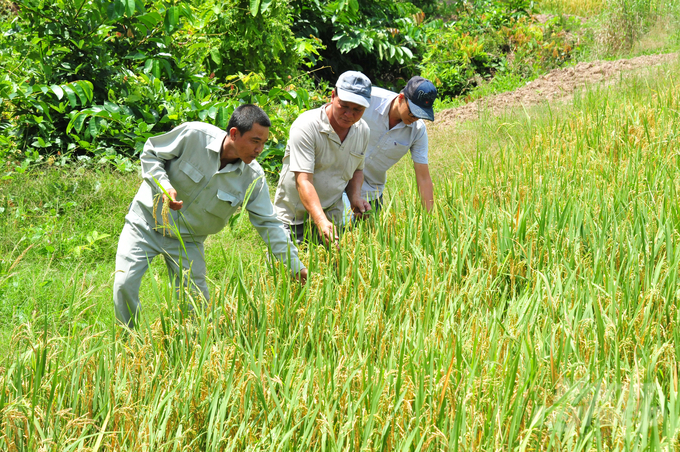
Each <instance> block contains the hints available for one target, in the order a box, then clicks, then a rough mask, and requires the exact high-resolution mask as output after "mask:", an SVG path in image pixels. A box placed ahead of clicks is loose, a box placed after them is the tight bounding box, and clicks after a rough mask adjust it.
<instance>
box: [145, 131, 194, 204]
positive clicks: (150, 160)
mask: <svg viewBox="0 0 680 452" xmlns="http://www.w3.org/2000/svg"><path fill="white" fill-rule="evenodd" d="M187 130H188V128H187V124H182V125H180V126H178V127H175V128H174V129H172V130H171V131H170V132H168V133H164V134H162V135H158V136H155V137H151V138H149V139H148V140H146V143H145V144H144V150H143V151H142V155H141V156H140V158H139V159H140V161H141V163H142V177H143V178H144V180H145V181H146V183H148V184H149V185H151V187H152V188H154V189H156V182H154V179H155V180H156V181H158V183H159V184H160V185H161V187H163V188H164V189H165V190H166V191H167V190H169V189H171V188H173V186H172V184H171V183H170V179H169V178H168V174H167V172H166V171H165V162H166V161H168V160H172V159H175V158H177V157H179V156H180V155H182V153H183V152H184V147H185V146H184V144H185V143H184V138H185V136H186V132H187Z"/></svg>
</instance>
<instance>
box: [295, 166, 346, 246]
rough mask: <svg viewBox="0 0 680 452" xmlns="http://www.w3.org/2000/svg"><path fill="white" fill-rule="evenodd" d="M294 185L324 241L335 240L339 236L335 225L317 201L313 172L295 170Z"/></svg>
mask: <svg viewBox="0 0 680 452" xmlns="http://www.w3.org/2000/svg"><path fill="white" fill-rule="evenodd" d="M295 187H296V188H297V191H298V193H299V195H300V201H302V205H303V206H304V207H305V210H307V213H308V214H309V216H310V217H311V218H312V221H313V222H314V224H315V225H316V227H317V229H319V232H320V233H321V236H322V237H323V239H324V241H325V242H326V243H330V242H331V241H335V242H337V241H338V239H339V237H338V234H337V232H336V230H335V226H334V225H333V223H331V222H330V221H328V218H326V213H325V212H324V211H323V207H321V201H319V195H318V194H317V192H316V188H314V174H312V173H301V172H295Z"/></svg>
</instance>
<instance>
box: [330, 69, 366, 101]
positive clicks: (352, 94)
mask: <svg viewBox="0 0 680 452" xmlns="http://www.w3.org/2000/svg"><path fill="white" fill-rule="evenodd" d="M335 88H336V90H337V93H338V97H339V98H340V100H342V101H345V102H353V103H355V104H359V105H361V106H362V107H368V106H369V105H371V81H370V80H369V79H368V77H366V76H365V75H364V74H362V73H361V72H357V71H347V72H343V73H342V74H340V77H339V78H338V81H337V83H336V84H335Z"/></svg>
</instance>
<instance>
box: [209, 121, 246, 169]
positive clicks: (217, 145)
mask: <svg viewBox="0 0 680 452" xmlns="http://www.w3.org/2000/svg"><path fill="white" fill-rule="evenodd" d="M226 137H227V132H225V131H222V133H221V134H219V135H217V136H215V137H214V138H213V139H212V140H211V141H210V142H209V143H208V144H207V145H206V146H205V147H206V149H209V150H211V151H213V152H215V153H217V158H218V161H219V158H220V154H221V153H222V143H223V142H224V139H225V138H226ZM245 166H246V164H245V162H244V161H243V160H237V161H235V162H234V163H227V164H226V165H224V168H222V169H221V170H220V171H219V172H220V173H230V172H232V171H238V172H239V173H243V169H244V168H245Z"/></svg>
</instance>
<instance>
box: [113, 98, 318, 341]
mask: <svg viewBox="0 0 680 452" xmlns="http://www.w3.org/2000/svg"><path fill="white" fill-rule="evenodd" d="M270 126H271V122H270V120H269V118H268V117H267V114H266V113H265V112H264V111H263V110H262V109H260V108H259V107H257V106H255V105H250V104H248V105H242V106H240V107H238V108H237V109H236V110H235V111H234V113H233V115H232V116H231V118H230V120H229V124H228V125H227V131H226V132H225V131H224V130H222V129H220V128H218V127H215V126H213V125H210V124H206V123H201V122H189V123H185V124H182V125H180V126H178V127H176V128H174V129H173V130H171V131H170V132H168V133H165V134H163V135H159V136H156V137H152V138H149V139H148V140H147V142H146V144H145V145H144V150H143V152H142V155H141V157H140V159H141V163H142V176H143V178H144V182H143V183H142V185H141V186H140V188H139V191H138V192H137V195H136V196H135V198H134V199H133V201H132V204H131V205H130V210H129V212H128V214H127V215H126V217H125V226H124V227H123V231H122V233H121V235H120V239H119V241H118V251H117V253H116V273H115V280H114V285H113V299H114V306H115V312H116V318H117V319H118V320H119V321H120V322H121V323H122V324H124V325H127V326H128V327H130V328H133V327H134V325H135V318H136V316H137V314H138V311H139V305H140V302H139V287H140V283H141V280H142V276H143V275H144V273H145V272H146V270H147V269H148V264H149V262H150V261H151V260H152V259H153V258H154V257H155V256H157V255H159V254H160V255H163V257H164V258H165V262H166V265H167V267H168V271H169V273H170V275H171V276H173V277H174V280H175V284H176V287H181V286H182V285H185V286H186V285H188V284H189V280H187V278H186V276H187V273H189V278H190V281H191V284H192V285H193V286H195V287H196V288H198V289H199V290H200V292H201V293H202V294H203V296H204V297H205V299H206V300H208V299H209V295H210V294H209V290H208V285H207V283H206V280H205V273H206V266H205V256H204V252H203V242H204V241H205V239H206V237H207V236H208V235H210V234H215V233H217V232H219V231H221V230H222V228H224V226H226V225H227V223H228V222H229V219H230V218H231V216H232V215H233V214H234V213H235V212H236V210H237V209H238V207H239V206H241V205H242V204H243V203H244V202H245V201H246V197H247V196H248V193H250V194H249V197H248V199H247V203H246V204H245V205H244V206H243V208H244V209H245V210H247V211H248V215H249V218H250V222H251V223H252V224H253V226H254V227H255V229H257V231H258V232H259V233H260V236H261V237H262V239H263V240H264V241H265V243H267V245H268V247H269V249H270V252H271V254H273V255H274V256H276V258H278V259H279V260H283V261H285V262H286V263H287V265H288V267H289V269H290V270H291V271H292V272H293V273H294V274H297V275H298V278H299V279H300V280H301V282H302V283H304V282H305V281H306V279H307V269H306V268H305V266H304V265H303V264H302V262H300V259H299V258H298V254H297V248H296V247H295V245H294V244H292V243H291V241H290V240H289V238H288V234H287V232H286V230H285V229H284V227H283V224H282V223H281V221H280V220H278V219H277V218H276V214H275V212H274V206H273V205H272V202H271V199H270V197H269V188H268V187H267V181H266V179H265V177H264V171H263V170H262V167H261V166H260V164H259V163H257V162H256V161H255V159H256V158H257V156H258V155H259V154H260V153H261V152H262V149H263V146H264V144H265V142H266V141H267V139H268V137H269V127H270ZM161 187H162V189H161ZM165 193H167V195H169V197H170V200H169V203H168V207H169V209H168V208H165V209H164V206H163V204H164V201H165V200H166V198H167V196H166V194H165ZM180 265H181V267H182V269H181V270H180Z"/></svg>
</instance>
